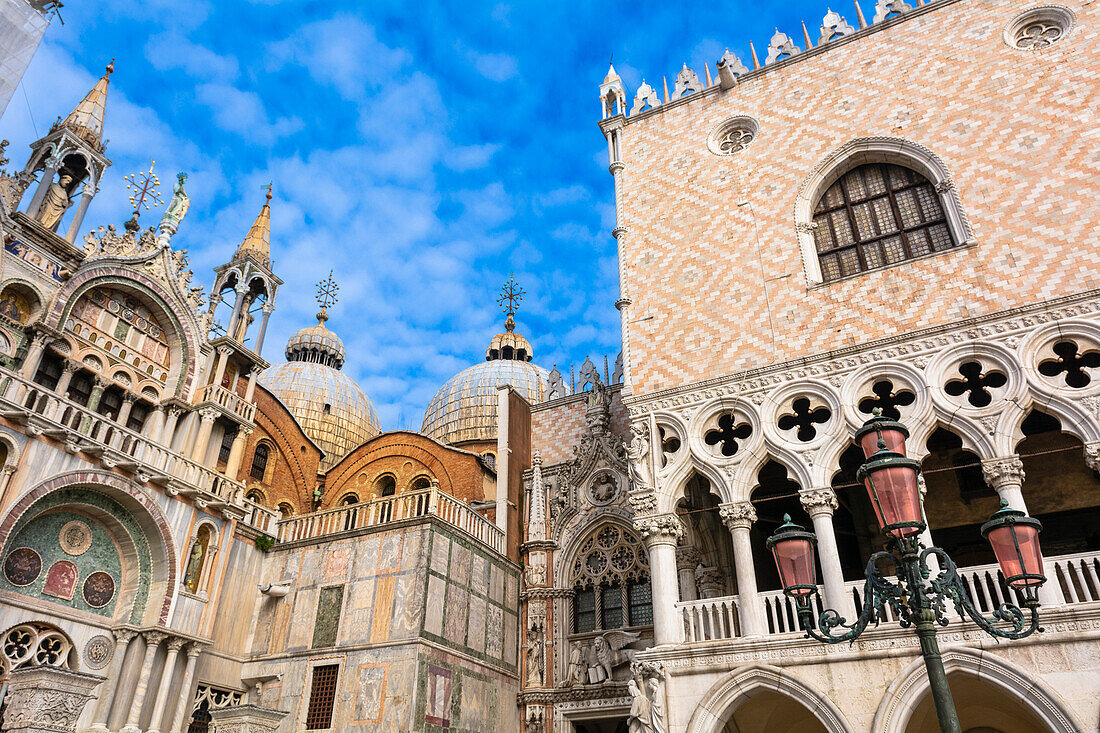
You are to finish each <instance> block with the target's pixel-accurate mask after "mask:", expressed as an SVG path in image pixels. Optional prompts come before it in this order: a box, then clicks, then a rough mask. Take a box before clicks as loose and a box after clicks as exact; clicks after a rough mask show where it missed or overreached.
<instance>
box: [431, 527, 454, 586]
mask: <svg viewBox="0 0 1100 733" xmlns="http://www.w3.org/2000/svg"><path fill="white" fill-rule="evenodd" d="M450 558H451V540H450V538H448V537H446V536H445V535H442V534H440V533H439V532H433V533H432V564H431V568H432V570H434V571H436V572H437V573H439V574H441V575H446V574H447V566H448V565H449V564H450Z"/></svg>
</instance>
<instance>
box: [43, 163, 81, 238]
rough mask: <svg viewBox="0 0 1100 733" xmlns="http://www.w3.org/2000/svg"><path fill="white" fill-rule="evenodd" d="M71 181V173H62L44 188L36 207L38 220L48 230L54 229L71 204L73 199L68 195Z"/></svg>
mask: <svg viewBox="0 0 1100 733" xmlns="http://www.w3.org/2000/svg"><path fill="white" fill-rule="evenodd" d="M72 183H73V176H72V174H71V173H62V174H61V175H60V176H58V177H57V180H56V181H53V182H52V183H50V187H49V188H47V189H46V196H45V197H44V198H43V199H42V204H41V206H39V207H38V221H39V223H41V224H42V226H44V227H46V228H47V229H49V230H50V231H56V230H57V225H58V224H60V223H61V217H63V216H64V215H65V212H66V211H68V210H69V207H70V206H72V204H73V200H72V199H71V198H70V197H69V186H71V185H72Z"/></svg>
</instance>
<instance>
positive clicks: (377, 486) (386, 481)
mask: <svg viewBox="0 0 1100 733" xmlns="http://www.w3.org/2000/svg"><path fill="white" fill-rule="evenodd" d="M374 490H375V492H376V493H377V494H378V496H393V495H394V494H396V493H397V479H395V478H394V477H393V476H390V475H389V474H386V475H385V476H381V477H379V479H378V480H377V481H376V482H375V483H374Z"/></svg>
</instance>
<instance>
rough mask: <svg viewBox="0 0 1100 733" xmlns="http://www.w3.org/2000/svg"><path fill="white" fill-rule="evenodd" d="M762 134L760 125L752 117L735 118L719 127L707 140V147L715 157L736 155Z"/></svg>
mask: <svg viewBox="0 0 1100 733" xmlns="http://www.w3.org/2000/svg"><path fill="white" fill-rule="evenodd" d="M759 133H760V125H759V123H757V121H756V120H754V119H753V118H751V117H733V118H731V119H728V120H726V121H725V122H723V123H722V124H721V125H719V126H718V127H717V128H716V129H715V130H714V132H712V133H711V134H710V137H709V138H708V139H707V147H708V148H709V149H710V151H711V152H712V153H714V154H715V155H735V154H737V153H740V152H741V151H742V150H744V149H745V148H747V147H748V146H749V145H751V144H752V142H753V140H755V139H756V136H757V135H758V134H759Z"/></svg>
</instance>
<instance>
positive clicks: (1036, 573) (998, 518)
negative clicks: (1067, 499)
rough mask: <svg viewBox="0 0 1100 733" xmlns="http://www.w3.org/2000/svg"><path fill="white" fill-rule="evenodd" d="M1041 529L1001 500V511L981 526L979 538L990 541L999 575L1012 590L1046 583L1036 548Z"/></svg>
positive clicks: (1034, 521) (1040, 553)
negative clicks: (999, 569)
mask: <svg viewBox="0 0 1100 733" xmlns="http://www.w3.org/2000/svg"><path fill="white" fill-rule="evenodd" d="M1042 528H1043V525H1042V523H1041V522H1040V521H1039V520H1038V519H1035V518H1034V517H1029V516H1027V515H1026V514H1024V513H1023V512H1021V511H1020V510H1018V509H1011V508H1009V506H1008V502H1007V501H1005V500H1003V499H1002V500H1001V508H1000V510H998V511H996V512H994V513H993V516H991V517H990V518H989V521H988V522H986V523H985V524H983V525H982V536H983V537H985V538H986V539H987V540H989V544H990V545H991V546H992V547H993V554H994V555H996V556H997V564H998V565H1000V566H1001V574H1002V575H1004V578H1005V582H1006V583H1008V584H1009V585H1010V586H1012V587H1013V588H1016V589H1018V590H1024V589H1025V588H1030V587H1035V586H1040V585H1042V584H1043V583H1045V582H1046V575H1044V574H1043V551H1042V549H1040V547H1039V532H1040V531H1041V530H1042Z"/></svg>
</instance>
